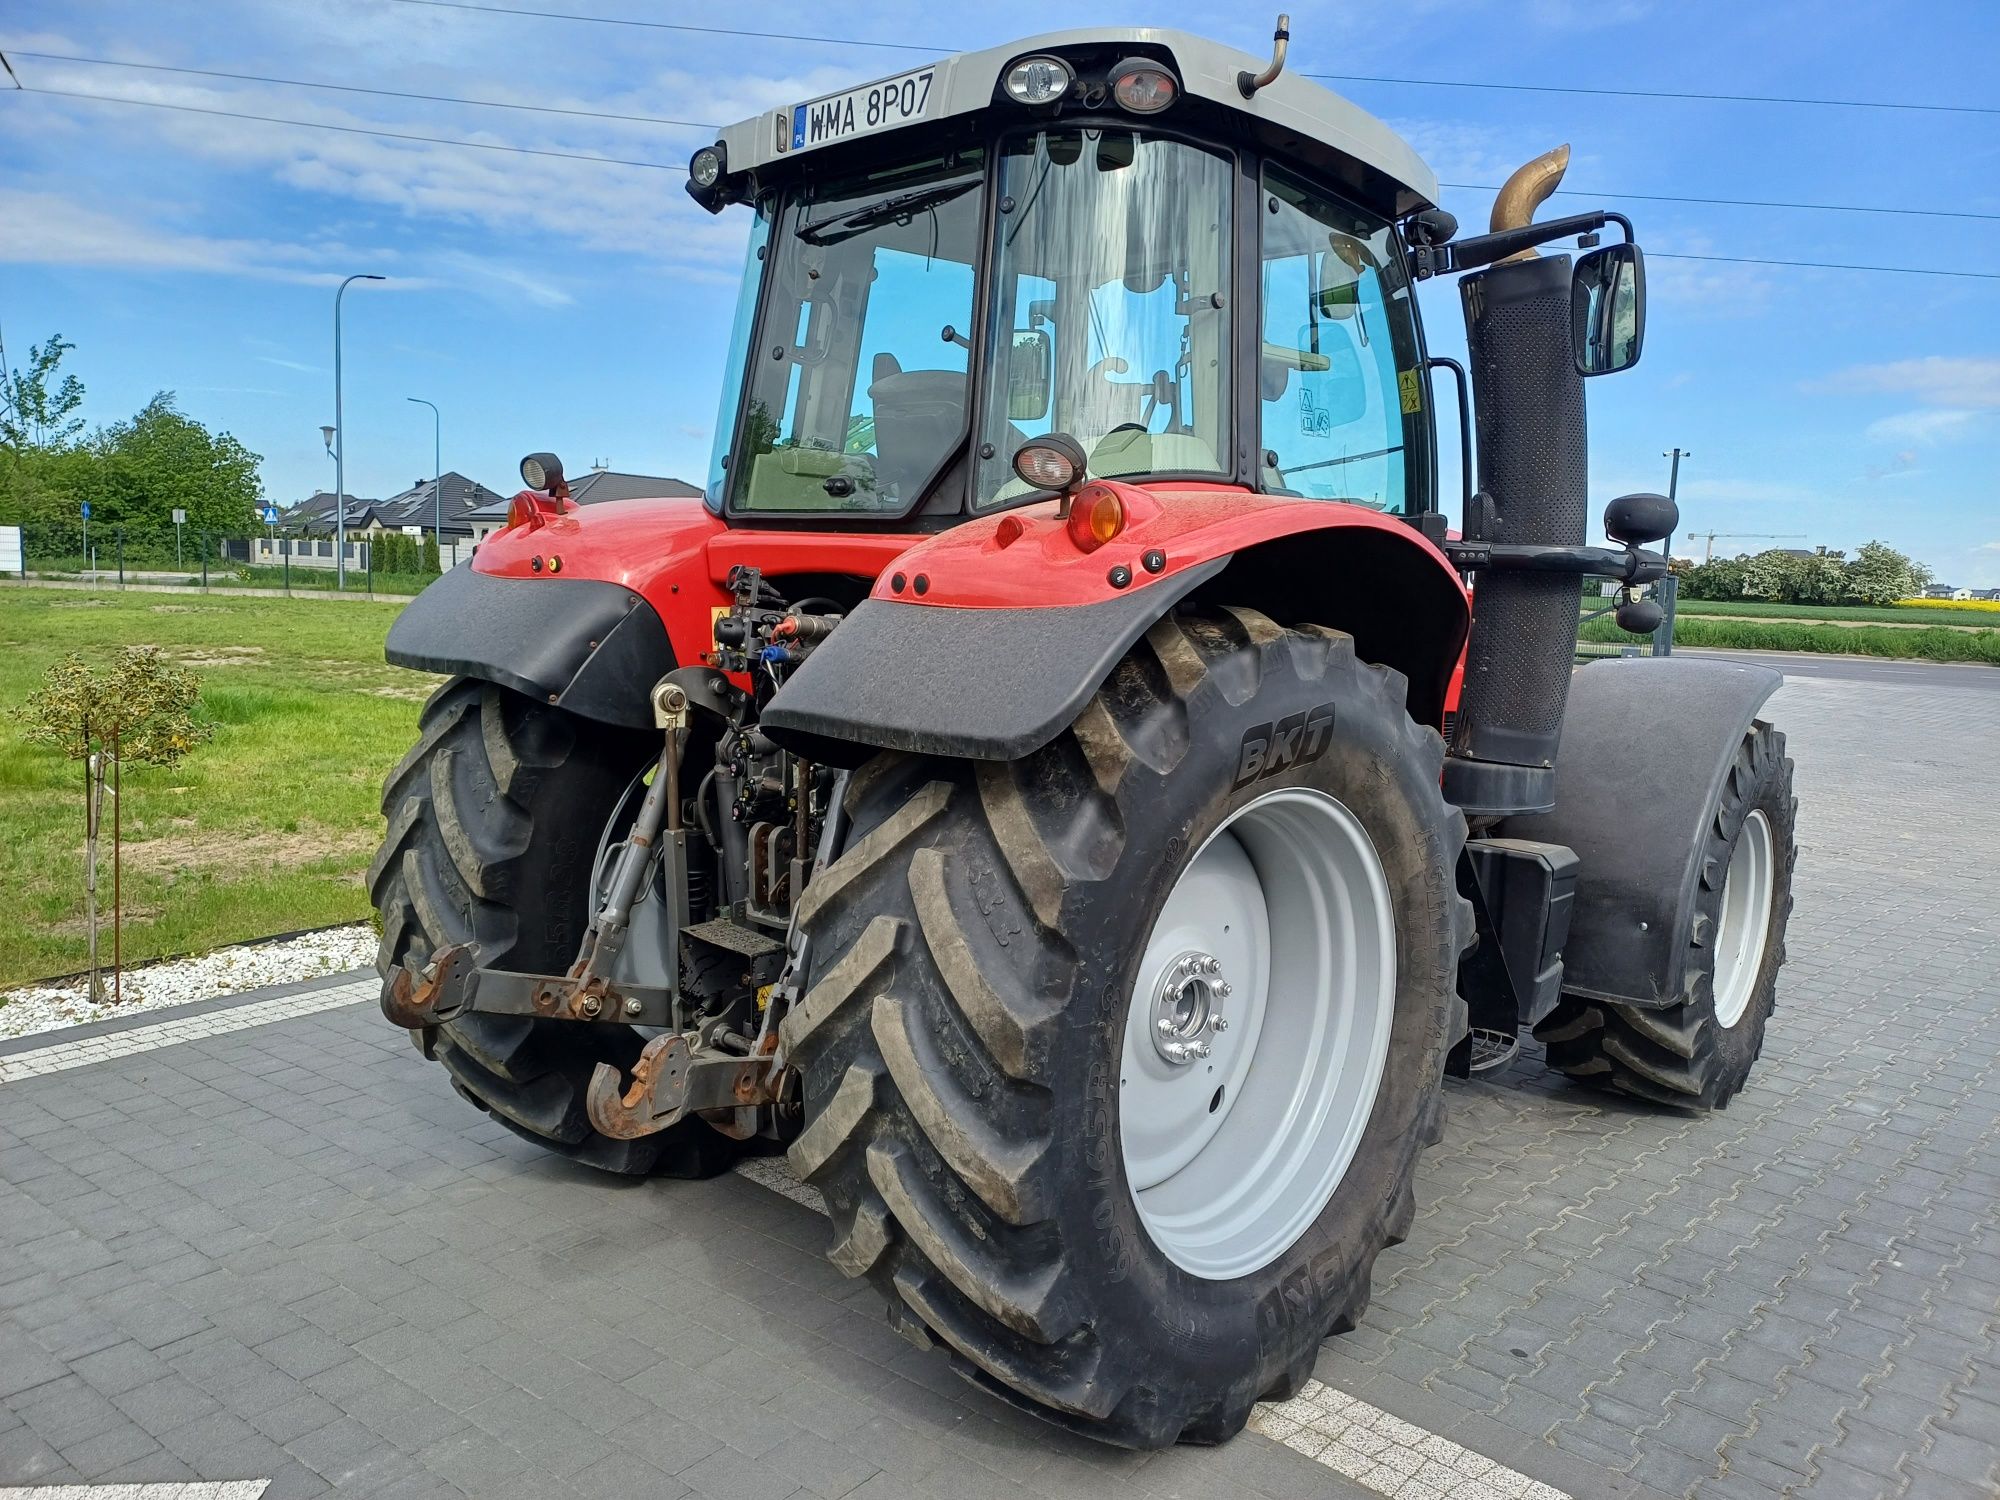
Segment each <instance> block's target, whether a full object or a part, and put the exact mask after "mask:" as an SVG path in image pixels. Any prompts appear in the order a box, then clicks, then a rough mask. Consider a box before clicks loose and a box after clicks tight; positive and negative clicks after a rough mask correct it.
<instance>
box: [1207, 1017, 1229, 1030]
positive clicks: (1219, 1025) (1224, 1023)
mask: <svg viewBox="0 0 2000 1500" xmlns="http://www.w3.org/2000/svg"><path fill="white" fill-rule="evenodd" d="M1209 1025H1210V1026H1212V1027H1214V1028H1215V1029H1216V1030H1217V1031H1227V1030H1228V1029H1229V1021H1228V1019H1227V1018H1226V1017H1223V1016H1215V1017H1213V1018H1212V1019H1211V1020H1210V1021H1209Z"/></svg>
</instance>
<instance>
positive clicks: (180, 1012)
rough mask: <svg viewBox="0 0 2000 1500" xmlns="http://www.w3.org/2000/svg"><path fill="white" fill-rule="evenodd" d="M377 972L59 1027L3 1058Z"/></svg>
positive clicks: (13, 1043) (15, 1042) (17, 1040)
mask: <svg viewBox="0 0 2000 1500" xmlns="http://www.w3.org/2000/svg"><path fill="white" fill-rule="evenodd" d="M374 972H375V971H374V970H373V969H347V970H343V971H342V972H341V973H338V974H322V975H320V977H319V978H317V979H301V980H296V981H293V982H291V983H287V984H267V985H262V986H259V987H258V988H257V989H254V990H239V991H238V992H237V993H235V994H233V995H216V996H213V997H211V998H209V999H207V1000H189V1001H186V1002H185V1003H183V1004H180V1005H163V1006H161V1007H160V1008H159V1009H158V1010H148V1011H141V1012H140V1013H138V1014H137V1015H131V1016H115V1017H112V1018H110V1019H108V1020H103V1021H86V1022H85V1023H83V1024H82V1025H80V1026H57V1027H54V1028H52V1029H51V1030H48V1031H32V1032H29V1033H28V1034H27V1035H26V1036H17V1037H11V1038H9V1039H8V1040H6V1041H4V1042H0V1057H19V1056H21V1055H22V1054H23V1053H27V1052H39V1051H41V1050H42V1049H43V1048H44V1047H60V1046H64V1045H66V1044H68V1043H70V1042H82V1041H88V1040H89V1039H90V1038H91V1037H94V1036H115V1035H117V1034H118V1033H119V1032H123V1031H141V1030H143V1029H145V1028H146V1027H148V1026H156V1025H159V1024H160V1023H162V1022H165V1021H180V1020H185V1019H187V1018H188V1017H189V1016H202V1015H207V1014H208V1013H209V1012H211V1011H218V1010H235V1009H236V1008H237V1007H238V1006H242V1005H254V1004H256V1003H257V1002H259V1001H261V1000H282V999H284V998H285V997H286V996H288V995H308V994H311V993H313V992H314V991H316V990H327V989H332V988H334V987H335V986H337V985H343V984H352V983H354V981H355V980H357V979H362V978H365V977H366V976H368V975H370V974H372V973H374Z"/></svg>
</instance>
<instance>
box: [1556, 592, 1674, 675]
mask: <svg viewBox="0 0 2000 1500" xmlns="http://www.w3.org/2000/svg"><path fill="white" fill-rule="evenodd" d="M1600 585H1601V593H1596V594H1594V593H1593V586H1600ZM1639 597H1640V598H1642V599H1651V600H1652V601H1653V602H1654V603H1655V604H1657V605H1659V606H1660V613H1661V616H1662V618H1661V620H1660V625H1659V628H1658V629H1657V630H1655V631H1654V632H1653V633H1652V635H1651V636H1643V635H1628V636H1624V637H1623V638H1622V639H1620V640H1616V641H1586V640H1584V639H1583V638H1582V635H1581V634H1580V633H1579V635H1578V637H1577V642H1576V659H1577V661H1579V662H1586V661H1595V660H1597V659H1598V658H1600V657H1605V656H1672V655H1673V654H1674V606H1675V603H1676V601H1677V600H1678V599H1679V598H1680V580H1679V579H1678V578H1676V577H1674V576H1673V575H1672V574H1671V573H1670V574H1668V575H1667V576H1666V577H1665V578H1662V579H1661V580H1660V581H1659V582H1658V583H1655V584H1650V585H1648V586H1647V587H1646V588H1643V589H1641V590H1640V591H1639ZM1617 603H1618V601H1617V598H1616V589H1615V587H1614V584H1613V580H1611V579H1591V580H1589V581H1588V582H1587V583H1586V584H1585V589H1584V596H1583V612H1582V613H1581V614H1580V615H1579V616H1578V617H1577V622H1576V623H1577V630H1578V631H1579V632H1581V631H1582V629H1583V627H1584V626H1585V625H1587V624H1589V623H1590V622H1591V621H1592V620H1600V619H1602V620H1609V619H1610V618H1611V612H1612V611H1613V610H1614V609H1615V608H1616V607H1617Z"/></svg>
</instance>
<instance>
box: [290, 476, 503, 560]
mask: <svg viewBox="0 0 2000 1500" xmlns="http://www.w3.org/2000/svg"><path fill="white" fill-rule="evenodd" d="M496 504H497V505H499V506H500V508H501V511H502V513H503V514H504V513H505V511H506V501H505V499H504V498H503V497H502V496H501V495H500V493H499V492H498V491H497V490H489V489H488V488H486V486H485V485H483V484H480V483H478V482H477V481H475V480H471V479H467V478H466V477H465V476H464V475H463V474H460V473H457V472H448V473H445V474H443V475H440V476H439V477H438V478H437V479H436V480H430V479H419V480H418V481H417V482H416V483H415V484H413V485H411V486H410V487H409V488H408V489H406V490H403V491H401V492H400V493H398V494H394V495H391V496H390V497H389V498H388V499H386V500H367V499H363V498H361V497H360V496H358V495H349V496H348V497H347V518H346V519H347V533H348V535H349V536H351V537H360V538H367V537H372V536H380V535H381V534H382V533H383V532H385V531H401V530H402V529H403V528H404V527H405V526H421V527H422V528H423V531H424V535H425V536H427V537H428V536H430V535H431V534H432V533H433V532H434V531H435V530H436V529H437V525H438V519H439V512H440V510H441V511H442V512H443V516H442V519H443V528H444V529H443V537H442V540H443V541H445V542H446V543H450V542H453V541H470V540H472V539H473V528H472V527H471V526H470V525H469V524H467V520H466V518H467V516H469V515H470V514H472V513H473V512H474V511H478V510H482V509H485V508H488V507H491V506H493V505H496ZM278 525H279V526H280V527H281V528H285V529H290V530H297V531H301V532H303V533H305V534H306V535H308V536H331V535H332V534H333V531H334V520H333V495H332V494H331V493H330V492H329V491H326V490H321V491H320V492H319V493H318V494H316V495H314V496H313V497H312V498H311V499H309V500H303V501H301V502H300V503H299V504H297V505H295V506H293V507H292V508H291V509H290V510H288V511H285V512H283V513H282V514H280V515H279V517H278Z"/></svg>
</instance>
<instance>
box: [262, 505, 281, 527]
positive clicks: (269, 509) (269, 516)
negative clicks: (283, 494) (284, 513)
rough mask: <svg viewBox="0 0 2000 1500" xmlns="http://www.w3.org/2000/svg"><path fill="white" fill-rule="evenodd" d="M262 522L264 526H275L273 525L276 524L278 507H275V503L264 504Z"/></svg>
mask: <svg viewBox="0 0 2000 1500" xmlns="http://www.w3.org/2000/svg"><path fill="white" fill-rule="evenodd" d="M264 524H265V525H266V526H275V525H277V524H278V507H277V506H275V505H267V506H265V507H264Z"/></svg>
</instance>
